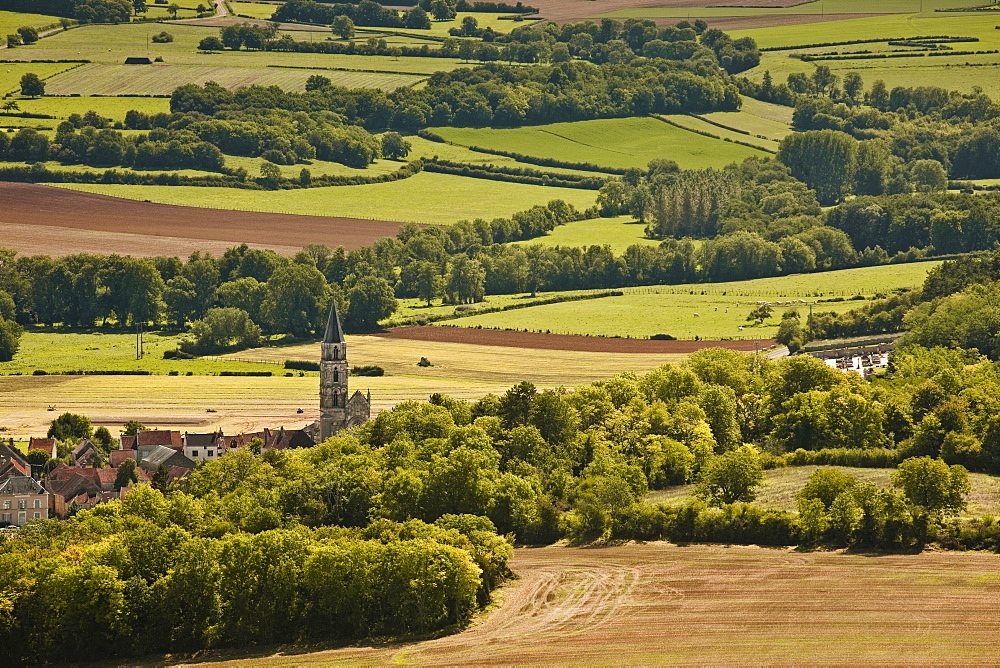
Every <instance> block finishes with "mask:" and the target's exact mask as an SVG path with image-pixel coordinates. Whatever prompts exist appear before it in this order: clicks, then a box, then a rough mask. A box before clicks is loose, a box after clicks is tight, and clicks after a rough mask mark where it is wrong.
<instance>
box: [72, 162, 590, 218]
mask: <svg viewBox="0 0 1000 668" xmlns="http://www.w3.org/2000/svg"><path fill="white" fill-rule="evenodd" d="M53 185H55V184H53ZM59 185H61V186H62V187H66V188H72V189H74V190H82V191H86V192H96V193H101V194H104V195H111V196H112V197H125V198H127V199H138V200H149V201H151V202H159V203H162V204H178V205H183V206H204V207H209V208H215V209H234V210H238V211H268V212H273V213H298V214H304V215H323V216H346V217H349V218H369V219H374V220H393V221H399V222H415V223H431V224H440V225H444V224H448V223H453V222H455V221H457V220H461V219H463V218H468V219H472V218H487V219H490V218H496V217H497V216H509V215H510V214H512V213H514V212H515V211H522V210H524V209H527V208H530V207H531V206H534V205H535V204H545V203H546V202H548V201H550V200H553V199H563V200H566V201H567V202H569V203H570V204H572V205H574V206H576V207H577V208H579V209H584V208H586V207H588V206H591V205H592V204H593V203H594V199H595V196H596V193H595V192H594V191H593V190H580V189H578V188H552V187H549V186H532V185H525V184H521V183H507V182H504V181H487V180H481V179H470V178H463V177H460V176H451V175H448V174H432V173H430V172H420V173H419V174H417V175H415V176H412V177H410V178H408V179H402V180H400V181H393V182H390V183H374V184H370V185H363V186H334V187H328V188H308V189H304V190H278V191H262V190H240V189H235V188H198V187H195V186H125V185H80V184H59Z"/></svg>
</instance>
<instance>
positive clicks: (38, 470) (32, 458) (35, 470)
mask: <svg viewBox="0 0 1000 668" xmlns="http://www.w3.org/2000/svg"><path fill="white" fill-rule="evenodd" d="M25 459H27V460H28V464H30V465H31V475H33V476H34V477H36V478H37V477H39V476H40V475H42V473H44V472H45V470H46V469H47V468H48V464H49V461H50V460H51V459H52V455H50V454H49V453H48V452H46V451H45V450H42V449H41V448H32V449H31V450H28V454H27V455H25Z"/></svg>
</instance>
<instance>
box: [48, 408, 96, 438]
mask: <svg viewBox="0 0 1000 668" xmlns="http://www.w3.org/2000/svg"><path fill="white" fill-rule="evenodd" d="M93 433H94V432H93V430H92V429H91V427H90V418H87V417H85V416H83V415H77V414H76V413H63V414H62V415H60V416H59V417H57V418H56V419H55V420H53V421H52V424H51V425H50V426H49V432H48V437H49V438H54V439H56V440H59V441H70V440H77V441H78V440H80V439H83V438H90V437H91V436H92V435H93Z"/></svg>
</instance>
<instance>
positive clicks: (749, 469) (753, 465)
mask: <svg viewBox="0 0 1000 668" xmlns="http://www.w3.org/2000/svg"><path fill="white" fill-rule="evenodd" d="M763 482H764V467H763V466H762V465H761V463H760V455H759V454H758V452H757V449H756V448H754V447H753V446H751V445H742V446H740V447H739V448H736V449H735V450H730V451H729V452H725V453H723V454H721V455H717V456H715V457H713V458H712V459H710V460H709V462H708V464H707V465H706V466H705V468H704V469H703V470H702V472H701V476H700V477H699V481H698V487H697V494H698V496H700V497H702V498H704V499H706V500H707V501H708V502H709V503H711V504H712V505H722V504H726V503H736V502H737V501H745V502H749V501H753V500H754V499H755V498H757V488H758V487H760V485H761V484H762V483H763Z"/></svg>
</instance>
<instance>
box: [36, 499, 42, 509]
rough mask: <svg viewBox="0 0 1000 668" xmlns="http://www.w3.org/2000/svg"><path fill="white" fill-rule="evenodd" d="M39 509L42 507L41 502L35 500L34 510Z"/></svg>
mask: <svg viewBox="0 0 1000 668" xmlns="http://www.w3.org/2000/svg"><path fill="white" fill-rule="evenodd" d="M41 507H42V500H41V499H35V508H41Z"/></svg>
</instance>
